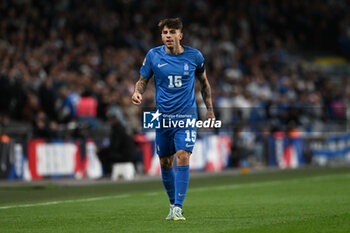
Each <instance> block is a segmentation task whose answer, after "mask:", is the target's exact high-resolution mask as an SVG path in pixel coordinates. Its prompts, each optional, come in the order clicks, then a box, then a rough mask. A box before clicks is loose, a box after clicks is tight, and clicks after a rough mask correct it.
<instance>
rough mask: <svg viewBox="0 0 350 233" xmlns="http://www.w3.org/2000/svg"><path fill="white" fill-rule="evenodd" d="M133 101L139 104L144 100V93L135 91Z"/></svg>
mask: <svg viewBox="0 0 350 233" xmlns="http://www.w3.org/2000/svg"><path fill="white" fill-rule="evenodd" d="M131 102H132V103H133V104H136V105H139V104H141V102H142V95H141V94H140V93H138V92H134V94H133V95H132V97H131Z"/></svg>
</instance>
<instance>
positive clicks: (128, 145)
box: [97, 112, 136, 176]
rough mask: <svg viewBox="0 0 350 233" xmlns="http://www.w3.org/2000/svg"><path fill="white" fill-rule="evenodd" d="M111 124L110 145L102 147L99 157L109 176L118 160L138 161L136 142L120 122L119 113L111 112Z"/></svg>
mask: <svg viewBox="0 0 350 233" xmlns="http://www.w3.org/2000/svg"><path fill="white" fill-rule="evenodd" d="M109 122H110V125H111V135H110V137H109V147H106V148H101V149H99V151H98V153H97V154H98V157H99V159H100V161H101V163H102V166H103V170H104V174H106V175H107V176H109V175H110V174H111V172H112V166H113V164H114V163H118V162H133V163H134V164H135V163H136V144H135V142H134V139H133V137H132V136H130V135H129V134H128V133H127V132H126V129H125V128H124V126H123V125H122V124H121V123H120V121H119V119H118V115H115V113H114V112H111V113H110V115H109Z"/></svg>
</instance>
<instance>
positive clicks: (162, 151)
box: [156, 130, 175, 220]
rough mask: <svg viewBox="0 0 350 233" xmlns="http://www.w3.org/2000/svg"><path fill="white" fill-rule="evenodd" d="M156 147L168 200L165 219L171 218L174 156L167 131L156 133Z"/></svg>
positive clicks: (172, 142) (172, 144) (173, 189)
mask: <svg viewBox="0 0 350 233" xmlns="http://www.w3.org/2000/svg"><path fill="white" fill-rule="evenodd" d="M156 147H157V153H158V155H159V161H160V167H161V173H162V181H163V185H164V188H165V190H166V192H167V194H168V197H169V201H170V212H169V214H168V216H167V217H166V219H167V220H171V219H173V208H174V203H175V171H174V168H173V164H174V158H175V155H174V153H175V148H174V140H173V137H171V135H169V132H167V131H163V130H159V131H157V133H156Z"/></svg>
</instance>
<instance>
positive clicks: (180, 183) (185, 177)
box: [175, 165, 190, 208]
mask: <svg viewBox="0 0 350 233" xmlns="http://www.w3.org/2000/svg"><path fill="white" fill-rule="evenodd" d="M189 180H190V166H189V165H187V166H177V171H176V176H175V194H176V196H175V206H178V207H180V208H182V203H183V202H184V200H185V196H186V192H187V188H188V183H189Z"/></svg>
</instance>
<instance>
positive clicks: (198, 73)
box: [195, 51, 205, 76]
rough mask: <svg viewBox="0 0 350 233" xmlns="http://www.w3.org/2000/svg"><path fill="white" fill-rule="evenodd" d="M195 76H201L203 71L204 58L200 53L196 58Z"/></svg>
mask: <svg viewBox="0 0 350 233" xmlns="http://www.w3.org/2000/svg"><path fill="white" fill-rule="evenodd" d="M196 65H197V67H196V71H195V73H196V76H202V75H203V73H204V70H205V65H204V57H203V55H202V53H201V52H199V51H198V53H197V56H196Z"/></svg>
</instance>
